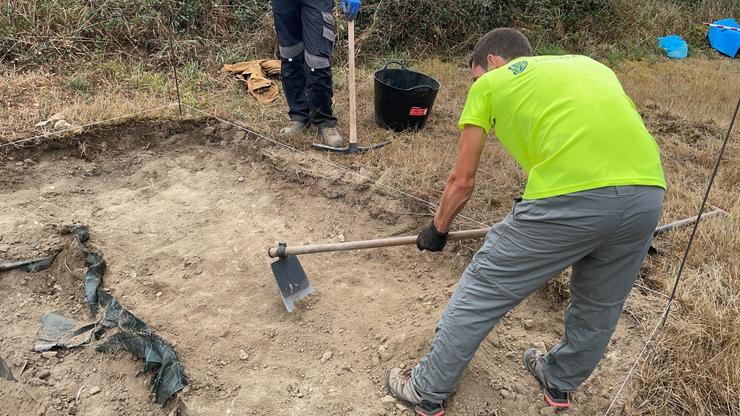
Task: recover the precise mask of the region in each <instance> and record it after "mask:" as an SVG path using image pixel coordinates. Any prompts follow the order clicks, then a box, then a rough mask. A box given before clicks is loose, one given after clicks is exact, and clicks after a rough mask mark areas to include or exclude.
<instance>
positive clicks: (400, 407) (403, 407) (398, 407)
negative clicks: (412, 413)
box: [396, 403, 408, 412]
mask: <svg viewBox="0 0 740 416" xmlns="http://www.w3.org/2000/svg"><path fill="white" fill-rule="evenodd" d="M396 409H398V410H400V411H402V412H405V411H407V410H408V409H407V408H406V406H404V405H402V404H401V403H396Z"/></svg>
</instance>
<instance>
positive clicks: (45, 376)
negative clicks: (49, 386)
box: [38, 371, 51, 380]
mask: <svg viewBox="0 0 740 416" xmlns="http://www.w3.org/2000/svg"><path fill="white" fill-rule="evenodd" d="M49 377H51V373H50V372H49V371H42V372H40V373H39V374H38V378H40V379H41V380H46V379H48V378H49Z"/></svg>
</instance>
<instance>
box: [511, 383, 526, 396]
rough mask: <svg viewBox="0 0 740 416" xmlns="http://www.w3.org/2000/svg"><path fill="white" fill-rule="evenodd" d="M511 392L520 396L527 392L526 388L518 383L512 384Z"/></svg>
mask: <svg viewBox="0 0 740 416" xmlns="http://www.w3.org/2000/svg"><path fill="white" fill-rule="evenodd" d="M513 390H514V391H515V392H517V393H520V394H525V393H526V392H527V388H526V387H524V385H523V384H520V383H517V384H514V386H513Z"/></svg>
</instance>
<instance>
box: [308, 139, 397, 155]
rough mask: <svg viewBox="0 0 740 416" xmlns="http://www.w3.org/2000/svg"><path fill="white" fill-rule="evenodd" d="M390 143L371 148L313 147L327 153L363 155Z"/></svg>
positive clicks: (355, 146)
mask: <svg viewBox="0 0 740 416" xmlns="http://www.w3.org/2000/svg"><path fill="white" fill-rule="evenodd" d="M390 143H391V142H390V141H387V142H382V143H377V144H373V145H370V146H358V145H357V143H350V144H349V146H347V147H331V146H327V145H325V144H320V143H314V144H312V145H311V146H312V147H313V148H314V149H319V150H326V151H327V152H331V153H363V152H368V151H370V150H374V149H379V148H381V147H383V146H386V145H388V144H390Z"/></svg>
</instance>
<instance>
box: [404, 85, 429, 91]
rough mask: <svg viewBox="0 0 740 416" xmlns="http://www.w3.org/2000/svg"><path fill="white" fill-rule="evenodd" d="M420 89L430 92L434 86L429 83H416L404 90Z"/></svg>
mask: <svg viewBox="0 0 740 416" xmlns="http://www.w3.org/2000/svg"><path fill="white" fill-rule="evenodd" d="M420 89H425V91H424V92H432V91H434V88H432V87H431V86H429V85H417V86H415V87H411V88H407V89H406V91H418V90H420Z"/></svg>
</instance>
